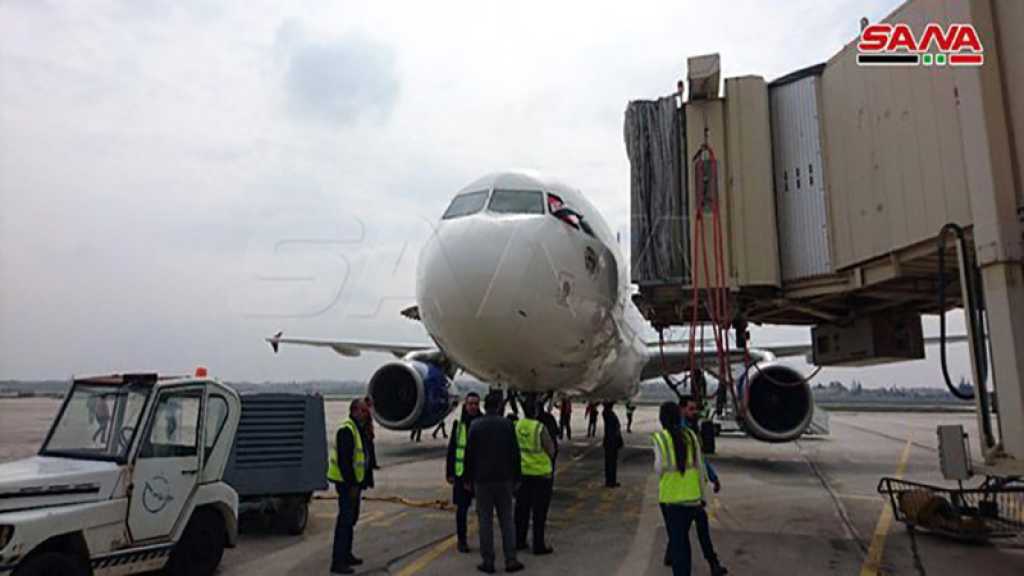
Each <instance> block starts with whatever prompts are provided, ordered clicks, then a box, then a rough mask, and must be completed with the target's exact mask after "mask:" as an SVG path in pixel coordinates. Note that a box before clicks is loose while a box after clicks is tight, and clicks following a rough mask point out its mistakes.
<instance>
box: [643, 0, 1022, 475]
mask: <svg viewBox="0 0 1024 576" xmlns="http://www.w3.org/2000/svg"><path fill="white" fill-rule="evenodd" d="M884 22H885V23H889V24H893V25H896V24H901V23H902V24H907V25H908V26H910V27H911V28H915V27H916V28H922V27H923V26H924V23H933V24H935V25H937V26H939V27H948V26H951V25H953V24H969V25H970V26H973V30H975V31H976V33H977V36H978V38H979V40H980V43H981V46H982V51H983V63H982V64H981V65H971V66H953V65H946V66H938V65H929V66H925V65H915V66H906V67H893V66H887V67H878V66H875V67H872V66H864V65H862V63H861V62H860V61H859V60H860V58H859V57H858V55H859V48H858V37H857V32H858V31H857V30H856V29H855V28H854V27H851V41H850V42H849V43H848V44H847V45H846V46H845V47H844V48H843V49H841V50H840V51H839V52H837V53H835V54H833V55H831V56H829V55H827V54H822V57H827V59H826V60H825V61H824V62H823V63H822V64H819V65H816V66H812V67H808V68H805V69H802V70H797V71H795V72H793V73H791V74H787V75H784V76H782V77H780V78H778V79H775V80H773V81H770V82H769V81H766V80H765V79H763V78H762V77H760V76H756V75H748V76H741V77H731V78H726V79H725V80H724V81H720V79H719V61H718V56H717V55H703V56H695V57H691V58H690V59H689V60H688V73H687V77H686V82H685V83H684V82H680V83H679V90H678V93H677V94H676V95H674V96H671V97H667V98H663V99H661V100H657V101H642V100H638V101H635V102H631V103H630V105H629V108H628V109H627V114H626V126H625V135H626V141H627V151H628V154H629V158H630V164H631V169H632V172H631V173H632V177H631V195H632V199H631V205H632V209H633V210H632V219H631V227H632V230H631V232H632V245H631V253H632V254H631V258H632V269H631V270H632V280H633V282H634V283H635V284H636V285H637V286H638V293H637V294H636V295H635V297H634V300H635V302H636V303H637V305H638V306H639V308H640V309H641V311H642V312H643V314H644V315H645V316H646V317H647V318H648V320H650V321H651V322H652V323H653V324H654V325H655V326H656V327H670V326H679V325H686V324H689V323H690V322H691V321H692V320H693V318H694V317H695V316H696V319H697V320H698V322H705V323H706V322H711V321H713V320H715V321H718V322H720V323H722V324H723V325H729V324H732V323H733V322H734V321H736V320H744V321H749V322H753V323H759V324H760V323H763V324H778V325H803V326H813V327H814V344H815V358H816V360H817V361H818V363H820V364H829V365H864V364H871V363H879V362H890V361H899V360H906V359H914V358H921V357H923V346H922V340H923V334H922V331H921V326H920V316H921V315H922V314H941V313H944V312H946V311H949V310H952V309H954V308H958V307H963V306H964V305H965V304H966V301H965V296H964V294H965V293H966V292H965V290H964V288H965V285H966V279H968V278H971V277H972V275H971V274H970V273H969V270H961V269H960V268H959V263H960V262H961V260H962V259H961V253H965V255H966V257H967V260H966V261H968V262H971V263H972V264H971V266H970V267H971V268H976V270H977V276H978V280H977V299H978V303H977V304H978V306H979V307H981V308H984V310H985V314H984V317H985V322H984V331H985V334H986V336H987V339H985V338H984V337H983V338H982V340H984V341H985V342H986V343H987V346H988V352H989V354H987V355H989V356H990V358H991V370H990V371H989V380H990V382H991V386H992V390H993V391H994V392H995V393H996V394H997V395H998V398H999V408H1000V418H999V421H998V423H997V424H996V426H997V428H998V430H997V432H998V434H997V435H998V438H995V439H993V442H992V443H988V442H983V444H984V445H983V449H984V454H985V456H986V460H987V462H988V463H989V464H990V465H992V466H995V467H997V468H999V469H1001V470H1003V471H1015V472H1016V473H1017V474H1021V473H1024V466H1022V464H1021V463H1022V462H1024V179H1022V178H1024V177H1022V174H1024V141H1022V140H1021V138H1022V137H1024V136H1022V135H1024V37H1022V36H1021V35H1020V34H1019V33H1018V31H1019V30H1021V29H1024V4H1022V3H1020V2H1014V1H1012V0H969V1H965V2H956V3H935V2H928V1H925V0H910V1H908V2H906V3H904V4H903V5H901V6H900V7H898V8H897V9H896V10H895V11H894V12H893V13H892V14H890V15H889V16H888V17H886V18H885V20H884ZM943 29H944V28H943ZM932 61H933V60H932V59H929V62H932ZM720 87H722V88H724V89H720ZM709 149H710V150H712V151H713V157H714V162H715V164H714V166H713V169H711V170H704V172H705V173H704V174H699V173H697V172H698V171H701V170H702V167H703V166H707V164H706V163H705V164H702V162H705V160H702V159H701V158H699V157H698V156H699V154H704V157H705V158H706V156H707V152H702V151H706V150H709ZM709 195H710V196H711V197H712V200H713V201H711V202H709V201H708V196H709ZM709 206H711V207H713V210H714V211H715V212H712V209H711V208H709ZM712 220H716V224H715V226H718V227H720V231H717V230H715V227H714V226H710V225H709V224H708V222H710V221H712ZM702 222H703V224H702ZM947 224H954V225H956V227H958V228H959V229H961V230H962V231H963V243H962V244H959V245H958V243H957V242H955V241H954V240H953V238H952V236H950V237H949V239H948V241H945V242H940V240H939V235H940V230H942V229H943V227H944V226H946V225H947ZM716 234H718V235H720V236H716ZM707 246H714V251H712V252H711V253H710V256H709V251H708V249H707V248H706V247H707ZM940 246H941V248H940ZM709 259H711V260H712V262H713V263H712V266H711V270H712V272H711V273H710V274H709V273H708V272H707V271H706V269H705V268H704V266H706V264H707V263H708V261H709ZM715 259H720V260H721V261H722V262H721V267H722V270H723V272H724V274H722V275H721V276H718V275H716V274H715V273H714V266H715V265H716V264H717V263H715V262H714V260H715ZM942 261H944V262H942ZM940 262H942V263H943V264H944V265H945V270H944V273H943V274H940ZM709 288H718V289H721V291H720V292H717V293H718V294H726V295H727V306H725V309H727V310H728V311H729V315H728V317H727V318H722V317H718V318H714V316H715V314H714V308H715V305H714V304H713V302H711V298H709V295H710V294H713V293H715V291H714V290H709ZM694 302H697V304H698V305H697V306H696V310H695V309H694V306H693V303H694ZM969 324H970V323H969ZM971 336H973V335H971ZM978 342H979V340H973V338H972V348H974V347H976V346H977V344H978ZM983 352H984V351H982V352H979V353H975V354H972V361H974V362H973V364H974V366H973V371H974V376H975V378H974V381H978V380H979V378H980V376H979V374H980V373H983V372H984V367H983V366H979V365H978V363H979V362H984V360H985V357H986V354H985V353H983ZM980 412H981V409H979V413H980ZM980 417H981V416H979V418H980Z"/></svg>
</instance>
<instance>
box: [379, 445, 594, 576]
mask: <svg viewBox="0 0 1024 576" xmlns="http://www.w3.org/2000/svg"><path fill="white" fill-rule="evenodd" d="M598 446H600V444H597V443H593V444H590V445H589V446H588V447H587V448H585V449H583V450H582V451H580V453H579V454H577V455H576V456H573V457H571V458H570V459H569V461H568V462H566V463H565V464H564V465H559V466H558V468H557V470H556V471H555V478H558V477H559V476H561V475H562V473H563V472H565V471H566V470H568V469H570V468H572V466H573V464H576V463H577V462H579V461H580V460H582V459H583V458H584V457H585V456H586V455H587V454H589V453H590V452H591V451H593V450H594V448H597V447H598ZM475 531H476V526H475V525H474V523H473V522H472V521H470V526H469V530H468V533H467V534H466V536H467V537H472V535H473V533H474V532H475ZM456 542H457V538H456V537H455V535H452V536H449V537H448V538H446V539H444V540H442V541H441V542H438V543H437V544H435V545H434V546H433V547H431V548H430V550H427V551H426V552H425V553H424V554H423V555H422V556H420V557H419V558H417V559H415V560H413V561H412V562H410V563H409V564H408V565H407V566H406V567H405V568H402V569H401V570H399V571H398V573H397V575H396V576H413V575H414V574H417V573H419V572H420V571H421V570H423V569H424V568H426V567H427V566H429V565H430V564H431V563H432V562H433V561H434V560H437V559H438V558H440V557H441V555H443V554H444V553H445V552H448V551H449V550H451V549H452V548H453V547H454V546H455V544H456Z"/></svg>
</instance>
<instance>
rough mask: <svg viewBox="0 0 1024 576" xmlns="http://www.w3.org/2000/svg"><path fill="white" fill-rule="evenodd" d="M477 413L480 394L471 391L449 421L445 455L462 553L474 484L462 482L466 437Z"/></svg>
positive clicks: (446, 471)
mask: <svg viewBox="0 0 1024 576" xmlns="http://www.w3.org/2000/svg"><path fill="white" fill-rule="evenodd" d="M479 415H480V395H479V394H477V393H476V392H470V393H469V394H466V399H465V400H464V401H463V402H462V415H461V416H460V417H459V419H458V420H456V421H455V423H454V424H453V425H452V435H451V439H450V440H449V441H448V457H447V458H446V459H445V478H447V480H448V483H449V484H451V486H452V502H453V503H454V504H455V534H456V535H457V536H458V540H459V552H463V553H465V552H469V542H468V541H467V540H466V516H467V514H468V513H469V505H470V504H472V503H473V486H472V485H468V486H467V484H466V482H465V480H466V477H465V459H466V440H467V438H468V437H469V427H470V425H472V424H473V420H476V417H477V416H479Z"/></svg>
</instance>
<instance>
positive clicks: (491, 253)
mask: <svg viewBox="0 0 1024 576" xmlns="http://www.w3.org/2000/svg"><path fill="white" fill-rule="evenodd" d="M543 223H544V222H543V217H541V218H537V217H531V216H524V217H512V218H502V219H497V218H491V217H489V216H487V215H481V216H479V217H477V216H473V217H467V218H459V219H456V220H451V221H446V222H443V223H442V224H441V225H440V226H439V227H438V229H437V230H436V231H435V233H434V235H433V236H432V237H431V239H430V240H429V241H428V243H427V245H426V246H425V247H424V249H423V252H422V253H421V254H420V260H419V266H418V271H417V282H416V295H417V303H418V304H419V308H420V316H421V318H422V320H423V322H424V324H425V325H426V327H427V329H428V331H429V332H430V333H431V334H432V335H433V336H434V337H435V338H438V340H439V341H440V344H441V345H442V346H443V347H444V348H445V350H446V351H448V353H449V354H451V355H453V356H455V357H456V360H457V361H459V362H460V363H463V364H465V363H467V362H468V363H478V364H481V365H482V366H483V365H487V366H490V365H493V364H494V362H495V361H497V360H501V359H502V358H504V357H506V356H508V354H507V352H506V351H505V350H503V347H506V348H507V347H508V346H509V345H510V344H512V343H514V342H515V341H517V340H518V339H519V337H520V336H521V332H522V331H523V330H524V321H525V320H527V319H528V318H529V317H530V314H531V308H535V307H534V306H531V302H530V300H531V298H533V296H532V295H531V294H532V293H533V292H534V291H533V290H523V283H524V282H527V281H529V282H534V283H546V282H547V277H548V276H550V275H551V274H552V272H551V270H550V269H549V270H547V271H544V270H542V269H538V266H537V263H538V259H537V258H535V255H536V252H537V250H538V247H537V244H536V242H535V241H534V236H535V232H536V229H537V228H538V227H539V226H541V225H543ZM481 360H486V362H481ZM466 367H467V368H471V366H466Z"/></svg>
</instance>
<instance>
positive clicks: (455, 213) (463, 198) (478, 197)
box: [441, 190, 487, 220]
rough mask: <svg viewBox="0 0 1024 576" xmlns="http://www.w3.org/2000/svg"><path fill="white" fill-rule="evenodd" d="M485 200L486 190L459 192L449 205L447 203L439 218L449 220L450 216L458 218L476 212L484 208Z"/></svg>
mask: <svg viewBox="0 0 1024 576" xmlns="http://www.w3.org/2000/svg"><path fill="white" fill-rule="evenodd" d="M486 202H487V190H481V191H479V192H470V193H468V194H460V195H458V196H456V197H455V198H454V199H453V200H452V203H451V205H449V206H448V209H447V210H445V211H444V216H442V217H441V219H442V220H451V219H452V218H459V217H460V216H469V215H470V214H476V213H477V212H479V211H481V210H483V209H484V203H486Z"/></svg>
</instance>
